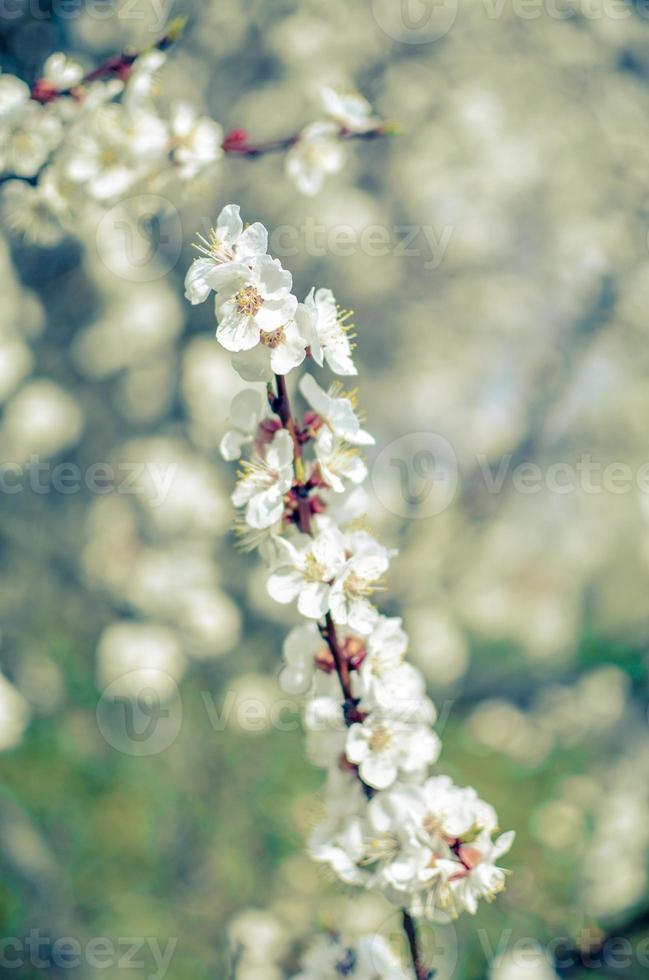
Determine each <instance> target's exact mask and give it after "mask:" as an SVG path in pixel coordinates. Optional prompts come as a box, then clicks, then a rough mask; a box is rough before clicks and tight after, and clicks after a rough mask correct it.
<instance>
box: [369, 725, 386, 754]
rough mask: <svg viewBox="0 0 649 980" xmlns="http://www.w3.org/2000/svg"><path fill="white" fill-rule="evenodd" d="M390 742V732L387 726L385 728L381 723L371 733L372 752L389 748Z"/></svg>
mask: <svg viewBox="0 0 649 980" xmlns="http://www.w3.org/2000/svg"><path fill="white" fill-rule="evenodd" d="M389 744H390V732H389V731H388V730H387V728H383V727H382V726H381V725H379V727H378V728H375V729H374V731H373V732H372V734H371V735H370V748H371V750H372V752H380V751H381V750H382V749H387V747H388V745H389Z"/></svg>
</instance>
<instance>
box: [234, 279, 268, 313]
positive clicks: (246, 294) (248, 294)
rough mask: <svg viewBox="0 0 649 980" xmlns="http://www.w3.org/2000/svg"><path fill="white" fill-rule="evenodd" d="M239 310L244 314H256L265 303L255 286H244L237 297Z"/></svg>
mask: <svg viewBox="0 0 649 980" xmlns="http://www.w3.org/2000/svg"><path fill="white" fill-rule="evenodd" d="M235 299H236V301H237V311H238V312H239V313H241V314H243V315H244V316H255V315H256V314H257V313H259V311H260V309H261V308H262V306H263V305H264V301H263V299H262V297H261V296H260V294H259V293H258V292H257V290H256V289H255V287H254V286H244V287H243V289H240V290H239V292H238V293H237V295H236V297H235Z"/></svg>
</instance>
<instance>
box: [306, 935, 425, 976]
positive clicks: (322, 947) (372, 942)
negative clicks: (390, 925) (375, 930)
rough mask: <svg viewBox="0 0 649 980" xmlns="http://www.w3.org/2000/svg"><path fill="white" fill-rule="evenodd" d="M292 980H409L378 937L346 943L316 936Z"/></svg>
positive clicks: (383, 940)
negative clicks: (341, 978)
mask: <svg viewBox="0 0 649 980" xmlns="http://www.w3.org/2000/svg"><path fill="white" fill-rule="evenodd" d="M300 965H301V967H302V969H301V972H300V973H298V974H296V975H295V976H294V977H293V980H332V977H338V976H340V977H349V978H350V980H410V974H408V973H406V972H405V970H404V968H403V966H402V965H401V963H400V962H399V960H398V959H397V957H396V956H395V955H394V953H393V952H392V950H391V949H390V947H389V946H388V944H387V942H386V941H385V939H383V937H382V936H376V935H375V936H360V937H358V938H357V939H354V940H350V941H346V940H344V939H343V938H342V937H340V936H319V937H318V938H317V939H316V940H315V941H314V942H313V944H312V945H311V946H310V948H309V949H308V950H307V952H306V953H305V954H304V956H303V958H302V961H301V964H300Z"/></svg>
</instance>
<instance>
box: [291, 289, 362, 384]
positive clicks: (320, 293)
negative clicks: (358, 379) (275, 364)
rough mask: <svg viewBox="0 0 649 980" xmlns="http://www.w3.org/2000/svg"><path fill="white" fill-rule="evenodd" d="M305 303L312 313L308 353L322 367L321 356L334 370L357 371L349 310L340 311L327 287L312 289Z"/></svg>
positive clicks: (339, 372)
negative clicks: (353, 358) (353, 355)
mask: <svg viewBox="0 0 649 980" xmlns="http://www.w3.org/2000/svg"><path fill="white" fill-rule="evenodd" d="M304 304H305V306H306V307H307V309H308V310H310V311H311V312H312V314H313V334H312V339H311V354H312V355H313V359H314V361H315V362H316V364H319V365H320V367H322V364H323V359H324V361H326V363H327V367H329V368H330V369H331V370H332V371H333V372H334V374H347V375H350V374H357V373H358V372H357V370H356V368H355V367H354V362H353V360H352V345H351V342H350V339H349V330H350V326H349V325H348V323H347V320H348V319H349V316H350V314H349V313H345V312H341V311H340V310H339V308H338V305H337V303H336V299H335V297H334V294H333V293H332V291H331V290H330V289H317V290H316V289H315V287H314V288H313V289H311V291H310V292H309V294H308V295H307V297H306V299H305V300H304Z"/></svg>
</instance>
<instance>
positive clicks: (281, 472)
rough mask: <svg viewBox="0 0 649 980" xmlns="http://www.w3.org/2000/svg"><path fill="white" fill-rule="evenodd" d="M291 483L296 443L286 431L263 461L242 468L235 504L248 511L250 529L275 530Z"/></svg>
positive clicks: (278, 434) (278, 435)
mask: <svg viewBox="0 0 649 980" xmlns="http://www.w3.org/2000/svg"><path fill="white" fill-rule="evenodd" d="M292 483H293V440H292V439H291V437H290V435H289V434H288V432H287V431H286V430H285V429H280V430H279V431H278V432H276V433H275V436H274V438H273V441H272V442H271V443H270V445H269V446H268V447H267V448H266V452H265V454H264V456H263V457H262V456H254V457H253V458H252V459H251V460H250V461H249V462H243V463H242V464H241V475H240V477H239V480H238V482H237V486H236V488H235V490H234V493H233V494H232V503H233V504H234V506H235V507H245V508H246V521H247V522H248V524H250V526H251V527H253V528H260V529H261V528H266V527H272V526H273V525H274V524H277V522H278V521H280V520H281V518H282V514H283V512H284V494H285V493H287V492H288V491H289V490H290V488H291V484H292Z"/></svg>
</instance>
